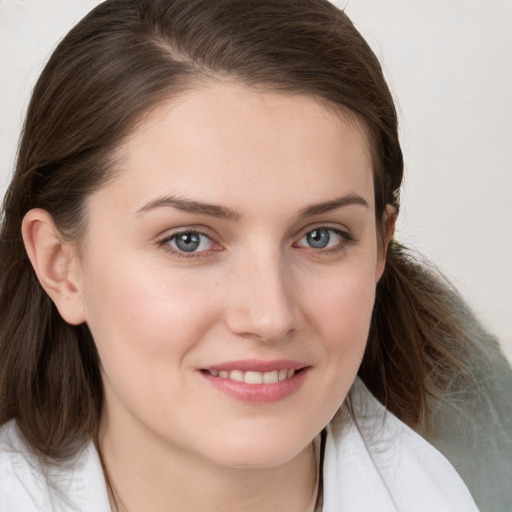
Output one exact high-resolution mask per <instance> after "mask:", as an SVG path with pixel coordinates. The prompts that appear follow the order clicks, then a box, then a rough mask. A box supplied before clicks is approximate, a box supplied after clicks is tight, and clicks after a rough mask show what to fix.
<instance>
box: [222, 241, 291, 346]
mask: <svg viewBox="0 0 512 512" xmlns="http://www.w3.org/2000/svg"><path fill="white" fill-rule="evenodd" d="M244 260H245V261H244V263H243V264H240V265H239V266H237V268H236V269H232V272H231V277H230V279H231V286H230V287H229V288H230V292H231V293H230V294H231V297H230V298H229V306H228V308H227V310H226V315H225V318H226V323H227V325H228V328H229V329H230V330H231V331H232V332H233V333H235V334H237V335H240V336H243V337H247V338H252V339H257V340H259V341H263V342H275V341H279V340H281V339H283V338H286V337H287V336H289V335H290V334H291V333H292V332H293V331H294V330H295V329H296V328H297V326H298V317H299V314H298V313H299V308H298V304H297V300H296V296H295V293H294V286H293V285H294V280H293V276H292V273H291V271H290V270H289V269H287V268H286V265H284V264H283V262H282V261H281V258H280V256H279V254H278V253H277V251H276V252H275V253H270V252H269V253H266V254H263V255H260V256H257V255H253V257H251V258H244Z"/></svg>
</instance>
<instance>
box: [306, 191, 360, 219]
mask: <svg viewBox="0 0 512 512" xmlns="http://www.w3.org/2000/svg"><path fill="white" fill-rule="evenodd" d="M350 205H360V206H364V207H365V208H369V206H368V202H367V201H366V200H365V199H363V198H362V197H361V196H358V195H357V194H347V195H346V196H343V197H339V198H337V199H333V200H332V201H327V202H325V203H317V204H313V205H311V206H308V207H306V208H304V209H303V210H301V212H300V213H299V219H303V218H305V217H312V216H313V215H321V214H322V213H327V212H330V211H332V210H336V209H338V208H342V207H344V206H350Z"/></svg>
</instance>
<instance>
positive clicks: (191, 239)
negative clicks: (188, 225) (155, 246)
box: [176, 233, 201, 252]
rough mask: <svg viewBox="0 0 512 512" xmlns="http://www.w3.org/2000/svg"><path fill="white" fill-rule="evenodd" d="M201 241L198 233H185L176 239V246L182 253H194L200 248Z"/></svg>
mask: <svg viewBox="0 0 512 512" xmlns="http://www.w3.org/2000/svg"><path fill="white" fill-rule="evenodd" d="M200 241H201V240H200V238H199V235H198V234H197V233H183V234H182V235H178V237H177V238H176V246H177V247H178V249H179V250H180V251H185V252H193V251H195V250H196V249H197V248H198V247H199V242H200Z"/></svg>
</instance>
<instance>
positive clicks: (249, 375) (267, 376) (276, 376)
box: [208, 368, 295, 384]
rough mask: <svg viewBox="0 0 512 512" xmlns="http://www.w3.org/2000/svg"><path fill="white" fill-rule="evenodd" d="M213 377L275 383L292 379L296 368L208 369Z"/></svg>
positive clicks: (248, 382) (255, 382) (253, 382)
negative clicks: (257, 370)
mask: <svg viewBox="0 0 512 512" xmlns="http://www.w3.org/2000/svg"><path fill="white" fill-rule="evenodd" d="M208 373H209V374H210V375H212V376H213V377H220V378H221V379H230V380H234V381H236V382H245V383H246V384H275V383H276V382H281V381H283V380H286V379H290V378H291V377H293V376H294V375H295V370H293V369H292V370H287V369H285V368H283V369H281V370H273V371H270V372H264V373H263V372H254V371H248V372H243V371H241V370H231V371H227V370H208Z"/></svg>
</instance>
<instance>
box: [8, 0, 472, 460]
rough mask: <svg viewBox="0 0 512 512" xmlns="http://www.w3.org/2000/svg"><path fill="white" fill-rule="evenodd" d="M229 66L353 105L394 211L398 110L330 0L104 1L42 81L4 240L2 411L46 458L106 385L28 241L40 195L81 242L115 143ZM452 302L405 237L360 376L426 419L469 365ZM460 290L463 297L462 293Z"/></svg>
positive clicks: (85, 428) (93, 411) (389, 400)
mask: <svg viewBox="0 0 512 512" xmlns="http://www.w3.org/2000/svg"><path fill="white" fill-rule="evenodd" d="M212 79H213V80H215V79H233V80H237V81H241V82H243V83H246V84H249V85H252V86H256V87H263V88H270V89H273V90H277V91H283V92H290V93H299V94H306V95H310V96H313V97H316V98H319V99H321V100H322V101H326V102H328V103H329V104H330V105H333V106H335V107H337V108H341V109H342V110H344V111H348V112H350V113H352V114H354V115H355V116H356V117H357V118H358V119H360V120H361V121H362V122H363V124H364V126H365V127H366V129H367V131H368V133H369V139H370V142H371V146H372V154H373V164H374V184H375V199H376V216H377V220H378V225H379V226H380V219H382V215H383V212H384V210H385V206H386V204H393V205H395V206H396V207H397V208H398V190H399V188H400V185H401V181H402V172H403V162H402V152H401V148H400V144H399V140H398V133H397V116H396V112H395V108H394V104H393V99H392V96H391V94H390V91H389V89H388V87H387V85H386V82H385V80H384V77H383V74H382V71H381V68H380V65H379V63H378V61H377V58H376V57H375V55H374V54H373V52H372V51H371V49H370V48H369V46H368V45H367V43H366V42H365V40H364V39H363V38H362V36H361V35H360V34H359V33H358V31H357V30H356V29H355V28H354V26H353V25H352V23H351V22H350V20H349V19H348V17H347V16H346V15H345V14H344V13H343V12H342V11H341V10H339V9H337V8H336V7H334V6H333V5H332V4H331V3H329V2H328V1H326V0H251V1H247V0H216V1H214V2H212V1H211V0H108V1H106V2H104V3H102V4H101V5H99V6H98V7H97V8H95V9H94V10H93V11H91V13H89V15H87V16H86V17H85V18H84V19H83V20H82V21H81V22H80V23H79V24H78V25H77V26H76V27H75V28H74V29H73V30H71V32H70V33H69V34H68V35H67V36H66V37H65V38H64V40H63V41H62V42H61V43H60V44H59V46H58V47H57V49H56V50H55V52H54V53H53V55H52V57H51V58H50V60H49V62H48V64H47V66H46V67H45V69H44V71H43V73H42V75H41V77H40V79H39V81H38V83H37V85H36V87H35V90H34V92H33V96H32V100H31V102H30V105H29V108H28V113H27V118H26V122H25V126H24V130H23V134H22V138H21V142H20V147H19V155H18V160H17V167H16V171H15V175H14V178H13V180H12V183H11V185H10V187H9V189H8V192H7V195H6V198H5V201H4V217H3V225H2V231H1V237H0V244H1V245H0V271H1V275H0V424H3V423H4V422H6V421H8V420H9V419H12V418H16V420H17V422H18V425H19V427H20V429H21V431H22V432H23V434H24V435H25V437H26V438H27V439H28V441H29V442H30V444H31V445H32V446H33V447H34V448H36V449H38V450H39V451H40V452H42V453H44V454H46V455H50V456H53V457H63V456H66V455H68V454H70V453H73V452H74V451H75V450H76V449H77V448H78V447H79V446H80V445H81V444H82V443H83V442H84V441H85V440H87V439H88V438H90V437H94V436H95V434H96V432H97V428H98V424H99V420H100V415H101V409H102V403H103V388H102V382H101V376H100V372H99V358H98V354H97V351H96V349H95V345H94V342H93V339H92V337H91V334H90V332H89V330H88V328H87V326H86V325H80V326H71V325H68V324H67V323H66V322H64V321H63V320H62V318H61V317H60V316H59V314H58V312H57V310H56V308H55V306H54V305H53V303H52V302H51V300H50V299H49V297H48V296H47V295H46V293H45V292H44V291H43V289H42V288H41V286H40V285H39V283H38V281H37V278H36V276H35V273H34V271H33V270H32V267H31V265H30V262H29V259H28V257H27V254H26V252H25V249H24V246H23V242H22V239H21V233H20V227H21V222H22V219H23V217H24V215H25V214H26V213H27V211H28V210H30V209H31V208H36V207H38V208H43V209H45V210H47V211H48V212H49V213H50V214H51V215H52V217H53V219H54V222H55V224H56V226H57V227H58V228H59V230H60V231H61V232H62V233H63V235H64V236H67V237H69V238H71V239H79V237H80V234H81V233H82V231H83V228H84V223H85V221H86V218H85V217H86V216H85V212H84V200H85V198H86V197H87V196H88V195H89V194H91V193H92V192H93V191H94V190H96V189H98V188H99V187H101V186H102V184H104V183H105V182H106V181H107V180H109V179H111V177H112V176H113V173H114V172H115V170H116V163H115V154H116V148H118V147H119V145H120V144H121V143H122V141H123V140H124V139H125V138H126V136H127V135H128V133H129V132H130V130H133V129H134V127H135V126H136V125H137V123H138V122H140V120H141V118H142V116H143V115H144V114H145V113H146V112H148V110H149V109H150V108H151V107H153V106H154V105H156V104H157V103H158V102H160V101H162V100H163V99H164V98H168V97H169V96H172V95H175V94H179V92H180V91H183V90H185V89H187V88H189V87H191V86H192V85H193V84H194V83H195V82H197V81H204V80H212ZM457 301H459V299H457V296H456V295H455V293H454V292H453V291H451V290H450V289H449V288H448V287H447V285H446V284H445V283H443V282H442V281H441V280H440V278H438V277H437V276H436V275H434V274H433V273H432V272H430V271H427V270H426V269H425V267H424V266H423V265H420V264H419V263H417V262H415V261H414V259H413V258H411V256H410V255H408V253H407V252H406V251H405V250H404V249H403V248H402V247H400V246H399V245H398V244H396V243H393V244H392V245H391V247H390V250H389V251H388V254H387V267H386V270H385V273H384V276H383V278H382V280H381V282H380V283H379V285H378V289H377V298H376V304H375V309H374V315H373V320H372V325H371V333H370V337H369V342H368V348H367V352H366V355H365V358H364V361H363V364H362V366H361V369H360V375H361V377H362V378H363V380H364V381H365V382H366V384H367V385H368V387H369V388H370V390H371V391H372V392H373V393H374V394H375V395H376V396H377V397H378V398H379V399H380V400H381V401H382V402H383V403H385V405H386V406H387V407H388V409H389V410H391V411H392V412H394V413H395V414H397V415H398V416H399V417H400V418H401V419H403V420H404V421H406V422H408V423H409V424H410V425H412V426H416V427H418V426H419V425H420V424H421V423H422V421H423V420H424V419H425V418H426V417H427V413H428V408H429V397H439V396H441V395H442V394H443V392H444V391H446V389H447V388H448V384H449V383H452V382H454V381H455V380H456V379H454V376H457V375H465V372H467V369H468V366H467V365H465V363H464V357H465V356H464V354H467V353H469V352H468V350H466V346H467V344H468V341H467V340H468V339H469V336H468V332H467V328H466V327H464V326H463V325H462V323H461V322H459V321H458V318H457V315H456V312H455V310H454V307H453V304H454V303H456V302H457ZM459 302H460V301H459Z"/></svg>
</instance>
